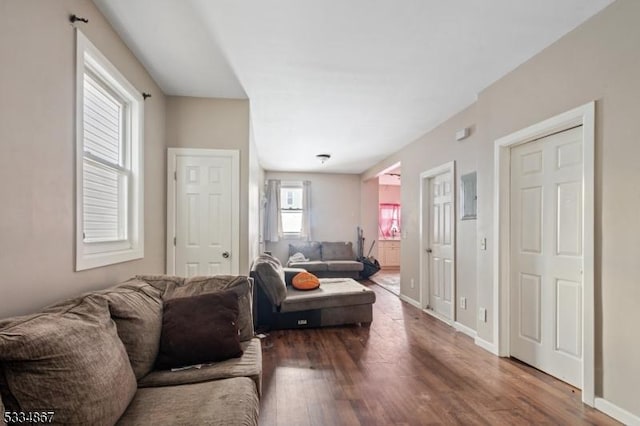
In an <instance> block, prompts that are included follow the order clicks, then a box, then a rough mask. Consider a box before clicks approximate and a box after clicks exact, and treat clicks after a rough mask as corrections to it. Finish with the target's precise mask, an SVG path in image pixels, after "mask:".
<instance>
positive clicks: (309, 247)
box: [289, 241, 322, 266]
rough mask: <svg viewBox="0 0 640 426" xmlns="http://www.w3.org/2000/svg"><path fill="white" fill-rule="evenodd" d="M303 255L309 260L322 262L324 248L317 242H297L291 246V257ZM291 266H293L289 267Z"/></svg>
mask: <svg viewBox="0 0 640 426" xmlns="http://www.w3.org/2000/svg"><path fill="white" fill-rule="evenodd" d="M296 253H302V254H303V255H304V257H306V258H307V259H309V260H322V247H320V243H319V242H317V241H297V242H295V243H290V244H289V257H291V256H293V255H294V254H296ZM289 266H291V265H289Z"/></svg>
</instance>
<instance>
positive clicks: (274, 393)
mask: <svg viewBox="0 0 640 426" xmlns="http://www.w3.org/2000/svg"><path fill="white" fill-rule="evenodd" d="M364 283H365V285H369V286H370V287H371V288H372V289H373V290H374V291H375V292H376V295H377V300H376V303H375V304H374V319H373V323H372V324H371V327H368V328H367V327H357V326H344V327H331V328H322V329H307V330H279V331H274V332H272V333H270V334H269V335H268V336H267V337H266V338H265V339H263V340H262V344H263V349H262V352H263V395H262V399H261V411H260V424H261V425H287V426H288V425H296V426H297V425H319V426H320V425H322V426H324V425H431V424H433V425H449V424H451V425H506V424H509V425H521V424H522V425H524V424H549V425H552V424H553V425H555V424H571V425H580V424H585V425H615V424H618V423H617V422H615V421H614V420H613V419H611V418H610V417H608V416H606V415H605V414H603V413H601V412H599V411H596V410H594V409H592V408H590V407H588V406H586V405H584V404H582V402H581V400H580V398H581V396H580V391H579V390H577V389H575V388H573V387H572V386H570V385H568V384H566V383H564V382H561V381H559V380H556V379H555V378H553V377H551V376H548V375H546V374H544V373H542V372H540V371H538V370H536V369H534V368H532V367H530V366H528V365H526V364H523V363H521V362H519V361H517V360H512V359H504V358H498V357H496V356H494V355H492V354H490V353H488V352H486V351H485V350H483V349H482V348H480V347H478V346H476V345H475V344H474V342H473V340H472V339H471V338H469V337H468V336H466V335H464V334H462V333H458V332H456V331H455V330H454V329H452V328H451V327H449V326H448V325H446V324H444V323H442V322H440V321H438V320H436V319H435V318H433V317H431V316H430V315H427V314H425V313H423V312H421V311H420V310H419V309H416V308H415V307H413V306H411V305H409V304H407V303H404V302H401V301H400V299H399V298H397V297H396V296H395V295H393V294H392V293H390V292H388V291H386V290H383V289H382V288H380V287H378V286H377V285H375V284H374V283H372V282H364Z"/></svg>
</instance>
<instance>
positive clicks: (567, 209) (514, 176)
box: [494, 102, 595, 405]
mask: <svg viewBox="0 0 640 426" xmlns="http://www.w3.org/2000/svg"><path fill="white" fill-rule="evenodd" d="M594 112H595V104H594V103H593V102H592V103H589V104H587V105H584V106H582V107H579V108H576V109H574V110H571V111H568V112H566V113H564V114H561V115H559V116H556V117H553V118H551V119H548V120H545V121H543V122H541V123H538V124H536V125H533V126H531V127H528V128H526V129H523V130H521V131H519V132H516V133H514V134H511V135H508V136H506V137H504V138H502V139H499V140H497V141H496V145H495V165H496V179H495V182H494V184H495V193H496V204H495V207H494V230H495V241H496V244H495V247H496V249H495V258H494V260H495V263H494V267H495V278H496V280H495V283H494V306H496V307H497V309H496V312H495V316H494V338H495V339H494V341H495V342H497V344H498V346H497V348H496V350H497V353H498V354H499V355H500V356H514V357H516V358H519V359H522V360H523V361H525V362H527V363H529V364H532V365H534V366H536V367H538V368H540V369H542V370H543V371H546V372H548V373H549V374H551V375H554V376H556V377H558V378H560V379H562V380H565V381H567V382H569V383H571V384H573V385H575V386H577V387H579V388H581V389H582V400H583V402H585V403H586V404H589V405H593V403H594V360H593V357H594V347H593V344H594V343H593V340H594V328H593V324H594V318H593V310H594V301H593V297H594V294H593V277H594V270H593V226H594V219H593V210H594V202H593V192H594V190H593V185H594V184H593V182H594V179H593V176H594V175H593V173H594V115H595V114H594Z"/></svg>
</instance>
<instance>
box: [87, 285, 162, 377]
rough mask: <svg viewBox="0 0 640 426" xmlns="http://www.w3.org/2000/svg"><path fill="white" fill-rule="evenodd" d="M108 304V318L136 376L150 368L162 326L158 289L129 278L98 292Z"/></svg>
mask: <svg viewBox="0 0 640 426" xmlns="http://www.w3.org/2000/svg"><path fill="white" fill-rule="evenodd" d="M96 297H103V298H104V299H106V300H107V303H108V304H109V311H110V312H111V318H112V319H113V320H114V321H115V323H116V328H117V330H118V336H119V337H120V340H122V343H123V344H124V347H125V349H126V350H127V354H128V355H129V361H130V362H131V367H132V368H133V372H134V373H135V375H136V379H138V380H139V379H141V378H142V377H144V376H146V375H147V374H148V373H150V372H151V370H153V366H154V363H155V361H156V357H157V356H158V345H159V343H160V330H161V328H162V299H161V298H160V291H159V290H158V289H156V288H154V287H152V286H151V285H149V284H148V283H146V282H144V281H139V280H136V279H135V278H132V279H131V280H129V281H127V282H125V283H123V284H120V285H118V286H116V287H113V288H111V289H109V290H105V291H102V292H99V293H98V294H97V295H96Z"/></svg>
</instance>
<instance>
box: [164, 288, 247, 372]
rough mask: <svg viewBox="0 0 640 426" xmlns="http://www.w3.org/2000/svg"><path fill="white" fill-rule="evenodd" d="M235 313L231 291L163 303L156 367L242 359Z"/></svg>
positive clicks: (236, 309) (235, 298)
mask: <svg viewBox="0 0 640 426" xmlns="http://www.w3.org/2000/svg"><path fill="white" fill-rule="evenodd" d="M238 314H239V308H238V295H237V294H236V293H235V292H234V291H233V290H227V291H221V292H216V293H205V294H201V295H199V296H192V297H179V298H176V299H170V300H167V301H165V303H164V312H163V315H162V333H161V336H160V350H159V353H158V360H157V362H156V366H157V367H158V368H159V369H168V368H173V367H182V366H187V365H194V364H202V363H207V362H215V361H223V360H225V359H229V358H238V357H240V356H242V348H241V347H240V338H239V336H238Z"/></svg>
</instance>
